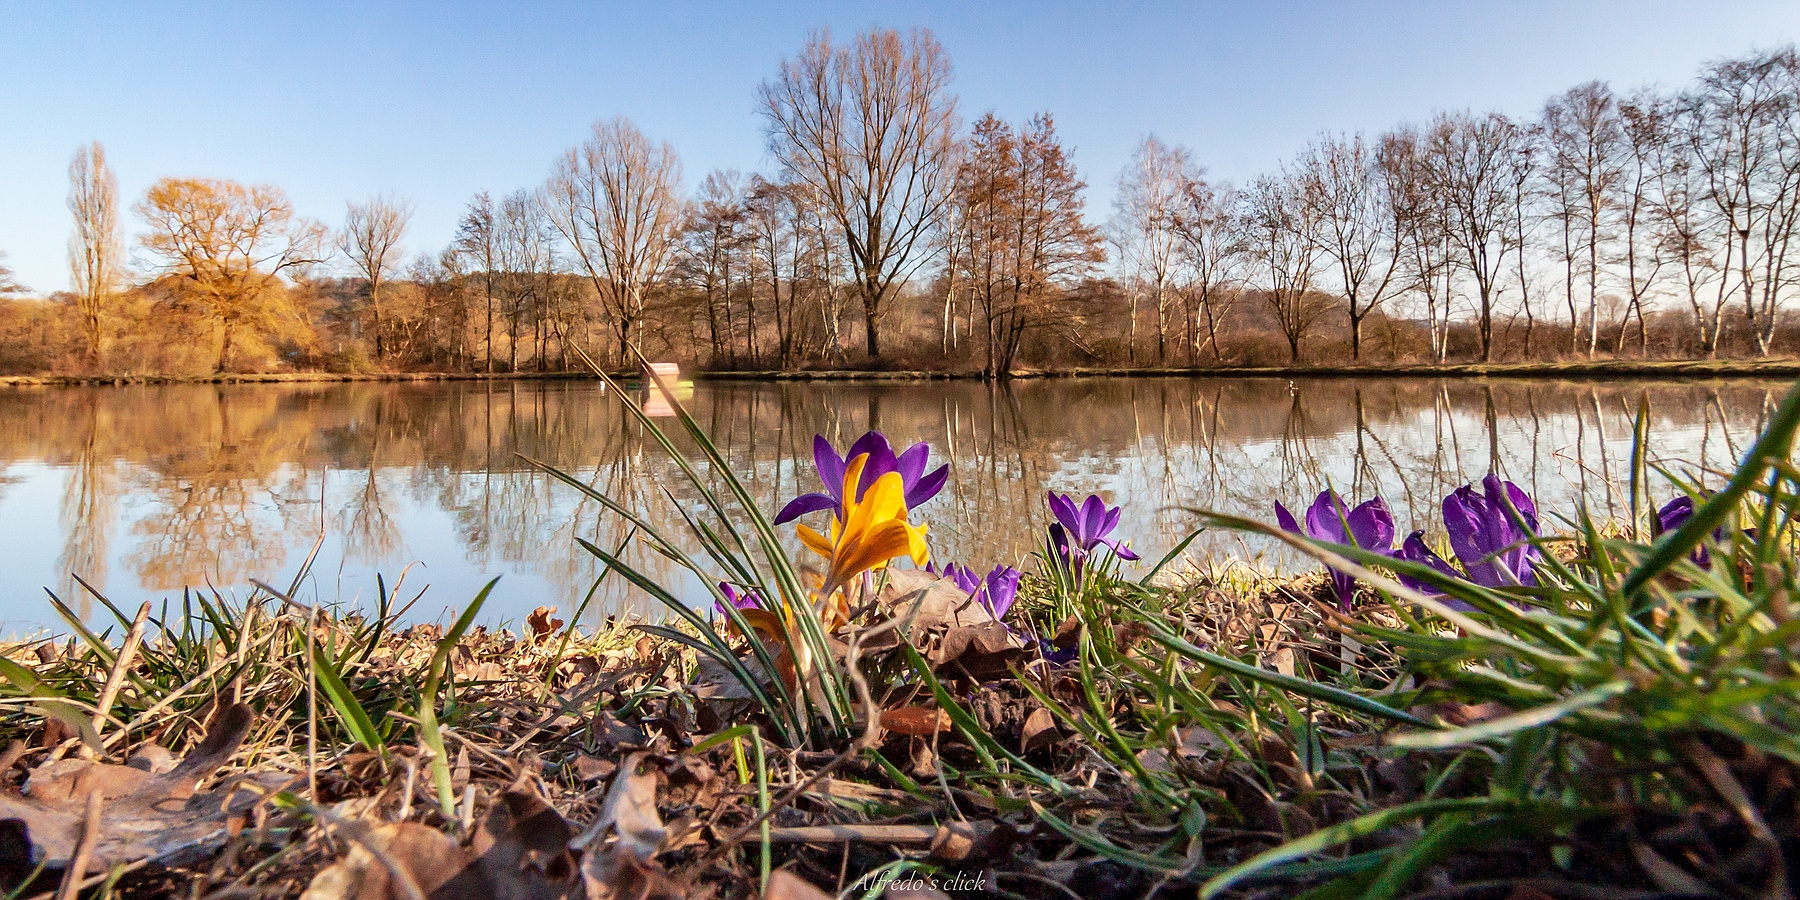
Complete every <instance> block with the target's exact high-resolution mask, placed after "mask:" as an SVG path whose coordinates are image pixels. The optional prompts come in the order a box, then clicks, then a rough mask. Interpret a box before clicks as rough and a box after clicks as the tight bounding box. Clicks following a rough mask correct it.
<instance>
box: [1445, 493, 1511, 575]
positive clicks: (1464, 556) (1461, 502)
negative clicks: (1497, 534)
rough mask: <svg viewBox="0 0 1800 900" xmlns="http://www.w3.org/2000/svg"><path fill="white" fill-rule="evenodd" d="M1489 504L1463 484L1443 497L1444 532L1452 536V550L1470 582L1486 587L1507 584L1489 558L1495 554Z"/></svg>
mask: <svg viewBox="0 0 1800 900" xmlns="http://www.w3.org/2000/svg"><path fill="white" fill-rule="evenodd" d="M1491 519H1492V517H1491V515H1489V510H1488V505H1487V501H1486V500H1484V499H1483V498H1482V497H1481V495H1479V494H1477V493H1475V489H1474V488H1472V487H1469V486H1467V485H1464V486H1463V487H1459V488H1457V489H1456V490H1455V491H1453V492H1451V494H1450V496H1448V497H1445V498H1444V531H1445V532H1446V533H1447V534H1448V535H1449V537H1450V549H1451V551H1453V552H1454V553H1455V554H1456V558H1457V560H1458V561H1460V562H1461V563H1462V566H1463V570H1464V571H1465V572H1467V573H1468V577H1469V580H1470V581H1473V582H1475V583H1476V584H1479V585H1482V586H1484V587H1499V586H1500V585H1502V584H1504V583H1506V580H1505V579H1504V578H1502V577H1501V576H1500V574H1499V572H1498V571H1497V568H1496V563H1495V562H1494V560H1493V559H1491V558H1490V557H1491V556H1492V553H1493V546H1492V543H1491V541H1492V535H1490V534H1488V531H1489V530H1490V526H1491V524H1492V523H1491Z"/></svg>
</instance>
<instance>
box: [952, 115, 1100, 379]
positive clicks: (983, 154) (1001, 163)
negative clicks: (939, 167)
mask: <svg viewBox="0 0 1800 900" xmlns="http://www.w3.org/2000/svg"><path fill="white" fill-rule="evenodd" d="M1085 186H1086V185H1084V184H1083V183H1082V182H1081V180H1080V179H1079V178H1078V177H1076V174H1075V169H1074V167H1073V165H1071V164H1070V162H1069V158H1068V154H1067V153H1066V152H1065V151H1064V150H1063V148H1062V144H1061V142H1060V141H1059V140H1058V139H1057V137H1056V125H1055V122H1054V121H1053V120H1052V119H1051V118H1050V117H1049V116H1047V115H1040V116H1036V117H1034V118H1033V119H1032V120H1031V121H1030V122H1028V123H1026V124H1025V126H1024V127H1023V128H1020V129H1017V130H1015V129H1014V128H1013V127H1012V126H1011V125H1008V124H1007V123H1005V122H1003V121H1001V120H1000V119H999V118H998V117H997V116H995V115H993V114H992V113H989V114H988V115H986V116H983V117H982V118H981V120H980V121H979V122H977V123H976V124H975V132H974V134H973V135H971V136H970V138H969V141H968V147H967V151H966V152H965V153H964V154H963V160H962V163H961V165H960V166H958V174H957V189H956V207H957V214H956V215H955V216H954V221H956V222H957V223H958V224H959V225H961V227H962V229H963V232H964V236H963V238H962V239H961V240H960V243H961V244H962V245H963V246H964V247H965V248H966V249H965V251H964V252H963V253H960V254H958V255H957V257H956V259H955V265H954V266H953V269H952V273H953V274H955V275H960V276H961V278H962V280H963V281H964V282H965V283H967V284H968V285H969V289H970V293H971V296H972V297H973V298H974V300H975V302H976V304H977V305H978V306H979V307H980V309H981V312H982V322H983V325H984V327H985V331H986V334H985V338H986V340H985V345H986V354H985V368H986V371H987V374H988V375H990V376H995V377H999V376H1004V375H1005V374H1006V373H1008V372H1010V371H1011V370H1012V364H1013V361H1014V359H1015V358H1016V357H1017V356H1018V353H1019V347H1020V342H1021V340H1022V338H1023V337H1024V335H1025V333H1026V331H1027V330H1030V329H1041V328H1047V327H1053V326H1055V325H1057V324H1059V323H1060V322H1061V321H1062V318H1063V316H1061V315H1059V313H1062V312H1066V307H1061V306H1059V305H1058V304H1056V303H1055V302H1054V298H1055V297H1056V295H1057V294H1058V292H1059V291H1060V290H1061V289H1063V288H1066V287H1068V286H1070V285H1072V284H1073V283H1074V282H1077V281H1079V280H1080V279H1081V278H1082V277H1084V276H1086V275H1087V274H1088V273H1089V272H1091V271H1092V269H1093V267H1094V266H1095V265H1096V264H1098V263H1099V262H1100V261H1101V260H1102V259H1103V258H1104V256H1103V253H1102V250H1101V241H1100V236H1099V234H1098V233H1097V232H1095V231H1094V229H1092V228H1090V227H1089V226H1088V225H1087V223H1086V222H1085V221H1083V217H1082V211H1083V207H1084V204H1083V201H1082V198H1081V190H1082V188H1083V187H1085ZM957 269H960V270H961V271H960V272H958V271H956V270H957Z"/></svg>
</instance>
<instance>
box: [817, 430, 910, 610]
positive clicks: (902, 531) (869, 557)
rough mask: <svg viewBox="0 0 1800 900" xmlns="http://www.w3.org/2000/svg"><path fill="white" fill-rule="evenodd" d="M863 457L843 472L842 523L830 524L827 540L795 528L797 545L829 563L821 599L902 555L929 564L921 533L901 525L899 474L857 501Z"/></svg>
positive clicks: (880, 480)
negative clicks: (797, 533)
mask: <svg viewBox="0 0 1800 900" xmlns="http://www.w3.org/2000/svg"><path fill="white" fill-rule="evenodd" d="M868 460H869V457H868V455H867V454H859V455H858V456H857V457H856V458H855V459H853V460H851V461H850V463H849V464H848V465H847V466H845V467H844V520H843V521H842V522H840V521H838V519H837V518H835V517H833V519H832V520H831V537H829V538H827V537H826V536H825V535H822V534H820V533H818V532H817V531H814V530H812V529H811V528H808V527H806V526H805V525H801V526H798V528H797V530H798V532H799V534H800V541H801V542H802V543H804V544H806V546H807V547H808V548H810V549H812V550H813V551H814V552H816V553H818V554H819V555H820V556H823V557H825V558H826V559H827V560H829V561H830V562H829V564H828V565H827V566H826V571H825V583H824V585H823V586H822V587H821V589H820V594H821V595H822V596H825V597H830V596H831V595H832V594H833V593H834V592H836V591H837V590H838V589H839V588H841V587H843V586H845V585H847V584H849V583H850V582H851V581H852V580H853V579H855V578H856V576H858V575H861V574H862V573H864V572H868V571H871V570H873V569H878V568H880V567H882V566H885V565H887V564H888V562H889V561H890V560H893V559H895V558H897V557H901V556H910V557H912V560H913V563H914V564H915V565H920V566H922V565H925V564H926V563H928V562H930V561H931V550H930V548H929V547H928V546H927V545H926V543H925V531H926V528H925V526H923V525H913V524H910V523H908V522H907V521H906V512H907V510H906V486H905V483H904V482H903V481H902V480H901V478H900V473H898V472H889V473H887V474H886V475H883V476H881V477H880V478H877V479H875V483H874V484H872V485H870V486H869V489H868V490H866V491H864V492H863V494H862V496H861V497H857V496H856V488H857V483H858V482H859V481H860V480H861V479H862V471H863V466H864V465H865V464H866V463H867V462H868Z"/></svg>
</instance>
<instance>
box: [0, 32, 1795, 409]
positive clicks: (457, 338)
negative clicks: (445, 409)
mask: <svg viewBox="0 0 1800 900" xmlns="http://www.w3.org/2000/svg"><path fill="white" fill-rule="evenodd" d="M756 96H757V102H758V106H759V109H760V112H761V115H762V118H763V120H764V125H765V134H766V136H767V139H768V150H769V151H770V156H771V159H772V160H773V161H774V166H773V168H772V170H771V171H769V172H765V173H752V174H748V175H746V174H743V173H740V172H736V171H714V172H709V173H707V174H706V175H705V176H704V177H702V178H701V179H700V181H699V184H698V187H697V189H696V190H695V191H694V193H693V194H692V195H689V194H687V193H685V189H684V186H683V177H682V170H681V161H680V157H679V156H678V154H677V153H676V151H675V149H674V148H673V147H671V146H670V145H668V144H667V143H661V142H656V141H653V140H652V139H650V138H649V137H647V136H645V135H644V134H643V133H642V132H640V131H639V130H638V129H637V127H636V126H635V125H633V124H632V123H631V122H630V121H629V120H627V119H625V118H622V117H621V118H615V119H612V120H609V121H604V122H600V123H597V124H596V125H595V126H594V127H593V130H592V132H591V134H589V135H588V136H587V138H586V140H584V141H583V142H581V143H580V144H579V145H578V146H576V147H573V148H571V149H569V150H568V151H566V152H565V153H563V154H562V155H561V156H560V157H558V158H557V159H555V160H554V161H553V163H552V165H551V166H550V175H549V177H548V178H547V180H546V181H545V182H544V183H543V184H540V185H536V186H532V187H527V188H523V189H520V190H517V191H514V192H512V193H510V194H506V195H504V196H499V197H496V196H494V195H491V194H489V193H487V192H482V193H479V194H477V195H475V196H474V197H473V198H472V199H471V200H470V201H469V203H468V206H467V207H466V209H465V211H464V213H463V214H462V216H461V218H460V220H459V222H458V226H457V229H456V233H455V236H454V239H453V240H452V242H451V244H450V245H449V246H448V247H445V248H442V249H441V250H438V251H435V252H423V253H420V252H415V251H416V249H417V248H411V247H408V245H407V233H408V228H409V225H410V222H411V219H412V214H413V208H412V206H411V204H410V203H408V202H407V201H405V200H404V199H401V198H398V197H394V196H389V195H384V196H377V197H372V198H369V199H368V200H366V201H361V202H351V203H349V204H347V205H346V209H345V215H344V219H343V223H342V225H341V227H339V228H337V229H335V230H334V229H331V228H328V227H327V226H325V225H324V224H321V223H319V222H315V221H312V220H308V219H306V218H304V217H301V216H299V215H298V214H297V213H296V212H295V210H294V208H293V205H292V203H291V202H290V201H289V200H288V198H287V196H286V195H285V194H284V193H283V192H282V191H281V190H280V189H278V188H275V187H272V186H269V185H243V184H239V183H236V182H233V181H228V180H221V179H209V178H165V179H163V180H161V181H158V182H157V183H155V184H154V185H152V186H151V187H150V189H149V190H148V191H147V192H146V193H145V194H144V196H143V197H142V198H140V199H138V200H137V201H136V202H135V203H133V204H132V205H131V207H130V210H129V211H128V212H129V214H130V216H131V217H132V218H134V219H135V221H136V222H137V223H139V224H140V225H141V227H142V230H141V231H139V232H138V233H137V234H136V235H135V240H134V242H133V243H132V244H131V245H130V246H131V251H130V254H129V255H128V251H127V241H126V238H125V234H124V230H125V222H124V220H125V218H126V213H127V211H126V210H123V209H122V208H121V200H120V198H119V197H118V188H117V182H116V180H115V178H114V176H113V173H112V170H111V168H110V166H109V165H108V163H107V160H106V155H105V151H104V148H102V147H101V146H100V145H99V144H97V143H96V144H93V145H92V146H89V147H85V148H83V149H81V150H80V151H79V152H78V153H76V155H75V157H74V159H73V161H72V162H71V164H70V167H69V181H70V191H69V209H70V212H71V215H72V217H73V220H74V229H73V233H72V235H71V237H70V244H69V262H70V289H69V290H68V291H67V292H65V293H58V294H55V295H52V296H51V297H49V298H48V300H49V301H50V302H45V300H44V299H41V298H30V297H27V296H26V292H25V291H24V290H23V289H22V288H21V287H20V286H19V285H18V284H17V283H16V282H15V281H14V279H13V278H12V275H11V272H10V271H9V270H8V269H7V268H6V267H5V265H4V262H3V260H0V336H3V337H5V338H7V340H5V341H4V344H3V346H5V347H6V348H7V349H5V350H3V351H0V369H5V370H7V371H14V372H20V371H70V372H96V373H133V372H151V371H157V372H225V371H247V370H285V369H303V368H309V369H325V370H333V371H382V370H455V371H479V372H520V371H552V370H558V371H560V370H567V369H569V368H571V367H572V365H573V363H572V356H573V353H572V352H571V348H573V347H580V348H582V349H583V350H584V351H586V352H588V353H589V354H590V355H593V356H595V357H597V358H599V359H602V360H603V361H605V362H607V363H609V364H614V365H625V364H628V363H629V362H630V348H632V347H634V346H635V347H641V348H643V350H644V351H645V352H646V353H647V354H649V355H650V356H652V357H655V358H667V359H676V360H679V361H682V362H684V363H687V364H689V365H694V366H699V367H704V368H715V369H730V368H737V369H771V368H781V369H794V368H808V367H837V366H871V367H923V368H946V369H953V370H958V371H971V372H973V371H981V372H985V373H989V374H996V375H998V374H1003V373H1006V372H1011V371H1015V370H1017V369H1019V368H1022V367H1040V366H1042V367H1049V366H1106V365H1138V366H1145V365H1154V366H1171V365H1230V364H1245V363H1265V364H1266V363H1280V362H1306V361H1333V362H1336V361H1342V360H1345V359H1349V360H1366V361H1371V362H1386V361H1399V360H1407V361H1436V362H1445V361H1452V360H1484V361H1485V360H1516V359H1551V358H1568V357H1583V358H1587V357H1595V356H1621V355H1624V356H1642V357H1709V358H1710V357H1717V356H1720V355H1731V356H1767V355H1769V354H1771V353H1776V352H1784V351H1785V352H1793V351H1794V350H1795V349H1796V343H1795V342H1796V341H1800V322H1796V321H1795V319H1794V313H1793V311H1792V310H1791V309H1790V306H1791V305H1792V304H1791V303H1790V301H1791V300H1792V299H1793V295H1794V293H1795V291H1796V282H1797V280H1800V240H1797V238H1800V55H1797V54H1796V51H1795V49H1794V48H1793V47H1791V46H1790V47H1784V48H1780V49H1776V50H1771V51H1761V52H1755V53H1751V54H1748V55H1745V56H1742V57H1739V58H1734V59H1725V60H1719V61H1715V62H1712V63H1709V64H1707V65H1706V66H1705V67H1704V68H1703V69H1702V71H1701V72H1700V74H1699V77H1698V78H1697V79H1695V80H1694V81H1693V82H1692V83H1690V84H1688V85H1686V86H1685V87H1682V88H1680V89H1678V90H1660V89H1655V88H1643V89H1638V90H1635V91H1631V92H1629V93H1623V94H1621V93H1618V92H1615V91H1614V90H1613V89H1612V88H1610V87H1608V86H1607V85H1606V84H1604V83H1602V82H1590V83H1587V84H1583V85H1580V86H1577V87H1575V88H1572V89H1570V90H1568V91H1566V92H1564V93H1562V94H1559V95H1557V96H1555V97H1552V98H1551V99H1550V100H1549V101H1548V102H1546V103H1545V105H1544V107H1543V109H1542V110H1541V111H1540V112H1539V113H1538V115H1537V116H1536V117H1535V118H1533V119H1530V120H1521V119H1514V118H1509V117H1507V116H1504V115H1501V114H1499V113H1474V112H1467V111H1464V112H1445V113H1440V114H1438V115H1436V116H1434V117H1433V118H1432V119H1431V120H1430V121H1428V122H1424V123H1419V124H1406V125H1401V126H1398V127H1395V128H1393V129H1391V130H1389V131H1387V132H1385V133H1382V134H1377V135H1364V134H1348V135H1333V134H1327V135H1322V136H1320V137H1319V138H1317V139H1316V140H1315V141H1313V142H1312V143H1311V144H1310V145H1309V146H1307V147H1306V148H1305V149H1304V150H1303V151H1302V152H1300V153H1299V154H1298V155H1296V156H1295V157H1294V158H1292V159H1289V160H1286V161H1284V162H1282V163H1281V164H1279V165H1277V166H1275V167H1274V168H1273V169H1272V170H1271V171H1269V172H1267V173H1265V174H1263V175H1260V176H1257V177H1255V178H1253V179H1251V180H1249V182H1248V183H1247V184H1242V185H1231V184H1228V183H1225V182H1223V181H1220V180H1217V179H1213V178H1210V177H1208V175H1207V173H1206V170H1205V169H1204V167H1202V166H1201V165H1200V164H1199V162H1198V161H1196V160H1195V159H1194V157H1193V154H1192V153H1191V152H1190V151H1189V150H1187V149H1185V148H1182V147H1175V146H1170V145H1167V144H1165V143H1163V142H1162V141H1160V140H1158V139H1157V138H1155V137H1154V136H1151V137H1146V138H1144V139H1143V140H1142V141H1141V142H1140V144H1139V145H1138V148H1137V151H1136V153H1135V155H1134V157H1133V159H1132V160H1131V162H1130V164H1129V165H1128V166H1127V167H1126V168H1125V169H1124V171H1122V172H1121V173H1119V175H1118V181H1117V192H1116V197H1115V202H1114V209H1113V211H1112V215H1111V216H1110V218H1108V219H1107V220H1106V221H1105V222H1104V223H1099V224H1096V223H1095V222H1094V221H1093V220H1092V217H1091V216H1090V215H1089V213H1088V211H1087V209H1086V208H1085V203H1084V200H1083V191H1084V189H1085V187H1086V184H1085V182H1084V181H1083V180H1082V178H1081V176H1080V174H1079V172H1078V171H1077V170H1076V168H1075V165H1074V162H1073V159H1072V154H1071V151H1070V149H1069V148H1067V147H1065V146H1064V144H1063V143H1062V141H1061V139H1060V137H1059V136H1058V134H1057V131H1056V124H1055V120H1054V118H1053V117H1052V116H1051V115H1050V114H1049V113H1042V114H1039V115H1036V116H1033V117H1031V118H1029V119H1025V120H1022V121H1012V122H1009V121H1006V120H1004V119H1002V118H1000V117H998V116H997V115H995V114H994V113H991V112H990V113H986V114H984V115H982V116H980V117H978V118H976V119H975V121H974V122H973V123H972V124H966V123H965V122H964V120H963V119H962V117H961V115H960V113H959V109H958V101H957V97H956V95H955V94H954V93H953V90H952V86H951V66H950V61H949V59H948V57H947V56H946V54H945V53H944V50H943V48H942V47H941V46H940V45H939V44H938V42H937V40H936V39H935V38H934V37H933V36H932V35H931V33H930V32H929V31H926V30H923V29H915V30H913V31H910V32H907V33H901V32H897V31H891V30H875V31H870V32H866V33H862V34H859V35H857V36H855V37H854V38H853V39H852V40H849V41H847V42H840V41H836V40H834V39H833V37H832V36H831V35H830V33H828V32H824V31H821V32H818V33H815V34H814V35H813V36H812V37H811V38H810V39H809V40H808V42H807V43H806V45H805V46H804V47H803V48H802V49H801V50H800V52H799V53H798V54H796V55H794V56H792V57H790V58H787V59H784V60H782V61H781V63H780V65H779V67H778V68H777V70H776V72H775V74H774V76H773V77H771V78H770V79H769V80H767V81H765V82H764V83H763V84H762V85H761V86H760V87H759V88H758V90H757V95H756Z"/></svg>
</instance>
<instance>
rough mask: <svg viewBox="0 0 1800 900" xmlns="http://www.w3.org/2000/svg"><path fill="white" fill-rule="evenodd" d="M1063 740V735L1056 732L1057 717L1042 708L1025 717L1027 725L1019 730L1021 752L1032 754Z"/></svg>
mask: <svg viewBox="0 0 1800 900" xmlns="http://www.w3.org/2000/svg"><path fill="white" fill-rule="evenodd" d="M1061 739H1062V733H1061V732H1059V731H1057V730H1056V716H1054V715H1052V714H1051V712H1050V710H1048V709H1045V708H1044V707H1042V706H1040V707H1038V708H1037V709H1034V710H1032V711H1031V715H1028V716H1026V717H1025V724H1024V725H1022V726H1020V728H1019V752H1021V753H1030V752H1031V751H1033V750H1036V749H1038V748H1039V747H1048V746H1050V745H1051V744H1054V743H1056V742H1057V741H1059V740H1061Z"/></svg>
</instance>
